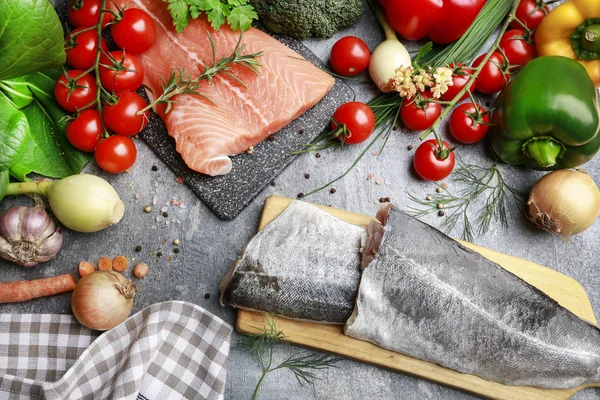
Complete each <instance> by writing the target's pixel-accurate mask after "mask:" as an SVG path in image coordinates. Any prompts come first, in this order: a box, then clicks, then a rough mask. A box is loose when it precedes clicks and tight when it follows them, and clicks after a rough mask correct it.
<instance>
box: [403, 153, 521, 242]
mask: <svg viewBox="0 0 600 400" xmlns="http://www.w3.org/2000/svg"><path fill="white" fill-rule="evenodd" d="M452 182H454V183H458V184H460V185H461V186H462V187H463V188H462V189H460V190H459V191H458V192H457V193H456V194H453V193H451V192H450V191H448V190H447V189H446V190H443V191H442V192H441V193H434V194H430V195H428V196H427V198H426V199H425V200H422V199H420V198H418V197H416V196H415V195H414V194H410V193H409V194H408V197H409V199H410V200H411V201H413V202H414V203H416V204H417V205H419V206H421V207H419V206H409V207H408V209H407V210H405V212H406V213H407V214H409V215H411V216H413V217H415V218H420V217H423V216H426V215H430V214H433V213H437V212H438V211H439V210H440V209H443V210H444V211H445V215H446V217H445V219H444V222H442V224H441V228H442V229H443V230H444V231H446V233H450V232H452V231H454V230H455V229H456V228H462V233H461V239H463V240H466V241H468V242H473V239H474V237H475V235H477V236H479V235H483V234H485V233H486V232H487V231H488V230H489V228H490V226H491V225H492V223H499V224H500V225H501V226H503V227H505V228H507V227H508V225H509V224H508V221H509V220H508V215H507V214H508V208H509V206H510V203H511V202H514V204H515V205H516V207H517V208H521V207H522V206H523V203H524V201H525V198H526V193H525V192H524V191H521V190H519V189H516V188H514V187H512V186H510V185H509V184H508V183H506V180H505V179H504V177H503V176H502V172H501V171H500V169H499V168H498V165H497V164H495V163H494V164H492V165H490V166H488V167H483V166H479V165H473V164H465V163H463V162H462V161H461V160H460V159H459V160H458V167H457V168H456V169H455V170H454V172H453V174H452ZM477 205H480V206H479V208H478V210H477V211H476V213H475V225H476V227H474V226H473V223H472V221H471V217H470V215H471V209H472V208H473V207H477Z"/></svg>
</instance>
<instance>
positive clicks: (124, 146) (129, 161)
mask: <svg viewBox="0 0 600 400" xmlns="http://www.w3.org/2000/svg"><path fill="white" fill-rule="evenodd" d="M94 158H95V159H96V163H97V164H98V166H99V167H100V168H102V169H103V170H105V171H106V172H110V173H113V174H118V173H120V172H124V171H126V170H128V169H129V168H131V167H133V164H135V159H136V158H137V149H136V148H135V143H133V140H131V138H129V137H127V136H122V135H112V136H111V137H109V138H108V139H104V140H102V141H101V142H100V143H98V145H97V146H96V150H94Z"/></svg>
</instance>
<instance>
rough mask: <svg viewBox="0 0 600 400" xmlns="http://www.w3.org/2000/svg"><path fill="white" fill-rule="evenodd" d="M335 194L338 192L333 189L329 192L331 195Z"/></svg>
mask: <svg viewBox="0 0 600 400" xmlns="http://www.w3.org/2000/svg"><path fill="white" fill-rule="evenodd" d="M335 192H337V190H336V189H335V188H331V190H330V191H329V193H331V194H334V193H335Z"/></svg>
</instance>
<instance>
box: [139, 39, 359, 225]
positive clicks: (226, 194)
mask: <svg viewBox="0 0 600 400" xmlns="http://www.w3.org/2000/svg"><path fill="white" fill-rule="evenodd" d="M275 37H276V38H277V39H278V40H279V41H281V42H282V43H284V44H285V45H287V46H288V47H290V48H292V49H293V50H295V51H296V52H298V53H299V54H301V55H302V56H303V57H305V58H306V59H307V60H309V61H311V62H312V63H314V64H315V65H317V66H319V67H321V68H325V65H324V64H323V62H321V60H319V58H318V57H317V56H316V55H314V54H313V53H312V52H311V51H310V50H309V49H308V48H307V47H306V46H305V45H304V44H302V42H300V41H298V40H296V39H292V38H289V37H282V36H275ZM353 98H354V92H353V91H352V89H350V87H349V86H348V85H346V84H345V83H344V82H343V81H342V80H341V79H338V78H336V82H335V85H334V87H333V88H332V89H331V91H330V92H329V94H328V95H327V96H326V97H325V98H324V99H323V100H321V102H320V103H318V104H317V105H315V106H314V107H313V108H311V109H310V110H308V111H307V112H306V113H304V114H303V115H301V116H300V117H299V118H298V119H296V120H294V121H292V122H291V123H290V124H289V125H287V126H285V127H284V128H282V129H280V130H279V131H278V132H277V133H276V134H275V135H274V136H273V139H274V140H269V139H267V140H264V141H263V142H262V143H259V144H258V145H257V146H255V148H254V152H253V153H252V154H246V153H242V154H239V155H236V156H234V157H232V161H233V168H232V170H231V172H230V173H229V174H227V175H222V176H216V177H210V176H208V175H204V174H200V173H198V172H195V171H192V170H190V169H189V168H188V167H187V166H186V165H185V163H184V162H183V159H182V158H181V156H180V155H179V153H177V151H175V140H173V139H172V138H171V137H170V136H169V135H168V133H167V129H166V127H165V125H164V123H163V122H162V120H161V119H160V117H159V116H158V115H156V114H154V113H152V116H151V118H150V122H149V124H148V128H146V130H145V131H144V132H143V133H142V134H141V135H140V136H141V137H142V139H144V141H145V142H146V143H147V144H148V146H150V147H151V148H152V150H154V152H155V153H156V154H158V156H159V157H160V158H161V159H162V160H163V161H164V162H165V163H166V164H167V165H168V166H169V168H171V170H173V172H174V173H175V174H176V175H177V176H180V177H182V178H183V180H184V182H185V184H186V185H187V186H189V188H190V189H191V190H192V191H193V192H194V193H195V194H196V195H197V196H198V197H199V198H200V199H201V200H202V201H203V202H204V203H205V204H206V205H207V206H208V207H209V208H210V209H211V210H212V211H213V212H214V213H215V214H216V215H217V216H218V217H219V218H221V219H224V220H231V219H234V218H235V217H236V216H237V215H238V214H239V213H240V212H242V210H243V209H244V208H245V207H246V206H247V205H248V204H249V203H250V202H251V201H252V199H254V198H255V197H256V196H257V195H258V194H259V193H260V192H261V191H262V190H263V189H264V187H265V186H266V185H268V184H269V183H270V182H271V181H272V180H273V179H274V178H275V177H276V176H277V175H279V174H280V173H281V171H283V169H284V168H285V167H286V166H287V165H289V164H290V163H291V162H292V161H294V158H295V157H296V156H293V155H291V153H293V152H296V151H298V150H301V149H302V148H303V146H304V145H305V144H307V143H310V142H311V141H313V140H314V139H315V138H316V137H317V136H318V135H319V134H320V133H321V132H322V131H323V130H324V128H325V127H326V126H328V123H329V121H330V117H331V115H333V113H334V112H335V110H336V109H337V108H338V107H339V106H340V105H342V104H343V103H346V102H348V101H351V100H352V99H353ZM300 132H303V133H300Z"/></svg>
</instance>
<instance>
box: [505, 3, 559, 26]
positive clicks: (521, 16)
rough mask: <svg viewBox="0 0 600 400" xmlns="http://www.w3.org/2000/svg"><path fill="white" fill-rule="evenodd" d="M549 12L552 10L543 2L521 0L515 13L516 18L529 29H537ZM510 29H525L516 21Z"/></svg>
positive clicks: (511, 24)
mask: <svg viewBox="0 0 600 400" xmlns="http://www.w3.org/2000/svg"><path fill="white" fill-rule="evenodd" d="M549 12H550V8H549V7H548V6H547V5H546V3H544V1H543V0H521V2H520V3H519V6H518V7H517V11H516V12H515V17H517V19H518V20H519V21H521V22H522V23H523V24H524V25H525V26H526V27H527V28H529V29H535V28H537V27H538V26H539V25H540V24H541V23H542V20H543V19H544V17H545V16H546V15H547V14H548V13H549ZM510 27H511V28H514V29H523V25H521V24H520V23H519V22H518V21H516V20H515V21H512V22H511V23H510Z"/></svg>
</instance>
